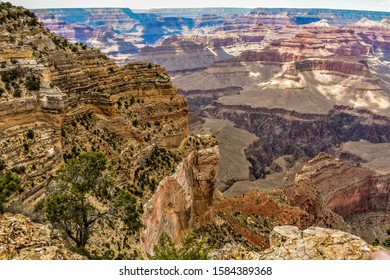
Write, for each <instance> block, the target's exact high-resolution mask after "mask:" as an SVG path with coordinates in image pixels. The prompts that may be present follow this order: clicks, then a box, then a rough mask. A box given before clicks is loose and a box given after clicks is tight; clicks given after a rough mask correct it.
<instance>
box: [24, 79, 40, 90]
mask: <svg viewBox="0 0 390 280" xmlns="http://www.w3.org/2000/svg"><path fill="white" fill-rule="evenodd" d="M25 85H26V88H27V89H28V90H33V91H34V90H39V89H40V88H41V85H40V79H39V78H38V77H37V76H35V75H30V76H28V77H27V78H26V82H25Z"/></svg>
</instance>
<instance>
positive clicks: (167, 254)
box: [149, 232, 210, 260]
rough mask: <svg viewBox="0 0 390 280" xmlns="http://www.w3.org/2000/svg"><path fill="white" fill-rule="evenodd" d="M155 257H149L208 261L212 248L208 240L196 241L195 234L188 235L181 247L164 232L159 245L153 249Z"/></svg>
mask: <svg viewBox="0 0 390 280" xmlns="http://www.w3.org/2000/svg"><path fill="white" fill-rule="evenodd" d="M153 251H154V255H153V256H149V258H150V259H152V260H207V259H209V258H210V257H209V254H210V248H209V247H208V245H207V240H206V239H204V238H203V239H200V240H198V239H196V238H195V235H194V233H193V232H190V233H189V234H187V236H186V237H185V238H184V241H183V243H182V244H181V245H178V246H177V245H175V244H174V243H173V241H172V238H171V237H170V236H169V235H168V234H167V233H166V232H163V233H162V234H161V236H160V240H159V243H158V244H156V245H154V247H153Z"/></svg>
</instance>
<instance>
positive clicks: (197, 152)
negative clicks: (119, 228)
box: [0, 8, 390, 258]
mask: <svg viewBox="0 0 390 280" xmlns="http://www.w3.org/2000/svg"><path fill="white" fill-rule="evenodd" d="M33 12H34V13H35V14H36V15H37V17H38V19H39V21H41V22H42V23H43V26H41V25H32V24H33V21H34V20H31V19H30V16H29V15H28V14H26V12H24V11H18V13H19V14H18V16H20V18H21V19H22V20H19V21H18V19H17V18H16V19H13V18H11V19H9V20H8V18H7V19H6V21H5V23H4V24H3V26H1V29H0V31H1V32H0V36H2V40H1V43H0V46H1V47H2V49H1V51H0V62H1V63H3V65H4V68H3V70H0V71H1V72H2V73H5V72H6V71H8V70H4V69H21V70H20V71H19V72H18V75H17V78H16V79H17V80H18V81H24V80H26V81H27V77H30V76H39V77H40V78H39V79H40V88H39V89H38V90H37V91H36V92H34V91H31V90H30V89H29V88H28V87H27V86H24V85H21V86H15V83H14V84H11V83H9V84H10V85H9V87H7V85H6V81H5V80H4V79H3V78H2V81H1V84H0V86H1V89H3V87H4V92H3V93H2V94H1V95H0V108H1V110H0V127H1V129H2V130H1V132H0V135H1V137H2V138H1V141H0V148H1V156H2V158H1V159H2V160H4V162H5V164H6V166H8V167H10V168H13V169H14V170H19V169H20V168H22V166H23V168H22V169H23V170H22V171H20V170H19V171H20V172H19V173H20V174H21V178H22V187H23V191H22V193H21V198H20V200H21V201H22V203H23V204H24V205H33V206H35V205H36V204H38V203H39V201H40V200H41V199H42V198H43V197H45V192H46V189H47V188H48V187H50V186H51V184H53V182H54V181H55V179H56V178H55V170H56V169H58V167H59V166H60V165H61V164H63V162H64V161H66V160H67V159H69V158H71V157H74V156H77V155H79V154H80V153H82V152H85V151H88V150H91V149H92V150H101V151H103V153H104V154H105V155H107V157H108V159H109V160H108V162H109V165H110V168H113V169H114V170H117V171H116V174H115V180H116V184H117V187H118V188H119V189H122V188H123V189H128V190H130V192H131V194H132V195H135V196H136V197H137V203H138V205H139V207H140V208H142V209H143V210H142V219H143V224H144V226H145V227H144V228H143V230H142V233H140V234H134V235H132V236H131V237H129V238H127V237H125V236H124V234H121V233H118V232H116V231H115V227H114V226H112V225H113V224H116V225H121V223H120V222H118V221H105V222H102V223H101V224H99V234H101V236H99V234H96V235H94V236H93V237H92V240H93V241H94V245H93V246H91V247H89V248H88V249H90V250H91V251H92V250H94V251H95V252H97V254H98V253H99V254H103V252H104V251H105V250H106V249H109V250H111V251H112V252H113V254H114V255H115V256H117V257H118V256H119V257H120V252H122V251H123V252H126V253H127V254H129V255H131V256H132V257H133V258H137V257H138V256H139V255H138V254H139V252H150V251H151V250H152V244H154V243H155V242H156V241H157V240H158V238H159V236H160V235H161V233H162V232H163V231H167V232H168V233H169V234H170V235H171V236H172V238H173V240H174V241H175V242H177V243H180V241H182V240H183V238H184V236H185V234H186V233H187V232H188V231H189V230H190V229H193V230H194V231H195V233H196V234H199V235H200V236H207V237H209V239H210V240H211V241H210V242H211V243H213V244H214V245H215V246H216V249H217V250H221V252H223V250H222V249H223V248H224V245H225V244H241V245H242V246H243V247H244V248H245V250H250V251H251V250H257V251H258V250H265V249H268V248H270V245H272V244H270V234H271V232H272V230H273V228H275V227H278V226H285V225H290V226H296V227H298V228H300V229H301V230H305V229H307V228H311V227H312V226H314V227H316V226H320V227H325V228H331V229H335V230H342V231H345V232H349V233H350V234H354V235H356V236H359V237H361V238H362V239H364V240H365V241H366V242H368V243H373V242H374V241H375V240H376V239H378V240H384V239H385V238H388V236H387V235H386V229H387V228H388V227H389V226H390V168H389V166H390V152H389V151H390V68H389V66H390V13H389V12H370V11H349V10H327V9H265V8H257V9H239V8H237V9H236V8H213V9H206V8H205V9H153V10H148V11H147V10H131V9H125V8H123V9H121V8H107V9H103V8H90V9H39V10H33ZM0 15H1V16H4V15H3V14H0ZM4 17H6V16H4ZM7 24H8V26H11V27H7V26H6V25H7ZM26 24H27V25H26ZM30 25H31V26H30ZM49 31H50V32H53V33H55V34H58V35H60V36H57V35H53V34H52V33H50V32H49ZM61 36H64V37H66V38H67V41H66V40H64V37H61ZM11 38H13V39H11ZM68 41H69V42H70V43H74V44H69V43H68ZM98 49H99V50H98ZM106 55H107V56H106ZM7 73H8V72H7ZM2 77H3V76H2ZM31 116H33V118H31ZM30 130H31V131H33V135H34V137H33V138H29V137H28V136H27V138H26V136H25V135H26V133H27V132H28V131H30ZM86 139H88V140H86ZM26 145H27V146H26ZM26 147H27V148H26ZM155 165H156V166H158V167H155ZM18 168H19V169H18ZM172 193H174V194H175V195H172ZM15 199H16V197H15ZM101 207H103V206H101ZM7 219H8V217H7ZM9 219H11V218H9ZM311 229H312V228H311ZM286 230H287V229H286ZM288 230H293V231H294V232H295V229H291V228H290V229H288ZM308 232H311V231H310V230H309V231H308ZM326 234H328V233H327V232H326ZM329 234H330V233H329ZM314 235H315V234H314ZM105 238H107V239H109V241H108V242H105V240H104V239H105ZM107 244H108V245H107ZM129 244H130V245H131V246H133V245H134V244H137V245H136V246H135V247H131V246H130V245H129ZM60 247H61V246H60ZM271 247H272V246H271ZM134 248H136V249H134ZM370 250H371V249H370ZM359 254H360V253H359ZM292 255H293V254H292ZM363 255H364V256H366V253H365V252H363V253H362V254H360V255H359V256H361V257H362V256H363ZM362 258H363V257H362Z"/></svg>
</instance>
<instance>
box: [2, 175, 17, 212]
mask: <svg viewBox="0 0 390 280" xmlns="http://www.w3.org/2000/svg"><path fill="white" fill-rule="evenodd" d="M19 189H20V179H19V177H18V176H15V175H13V174H12V172H11V171H9V170H8V171H6V172H5V173H4V174H0V213H3V211H4V209H3V203H4V201H5V200H6V199H7V197H9V196H10V195H11V194H13V193H14V192H16V191H18V190H19Z"/></svg>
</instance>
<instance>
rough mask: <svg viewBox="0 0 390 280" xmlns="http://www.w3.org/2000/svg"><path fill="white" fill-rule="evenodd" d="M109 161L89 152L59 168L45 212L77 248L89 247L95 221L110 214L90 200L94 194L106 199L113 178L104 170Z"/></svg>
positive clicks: (101, 155) (99, 154) (98, 154)
mask: <svg viewBox="0 0 390 280" xmlns="http://www.w3.org/2000/svg"><path fill="white" fill-rule="evenodd" d="M106 162H107V160H106V159H105V157H104V155H103V154H102V153H94V152H89V153H85V154H83V155H81V156H80V158H78V159H71V160H69V161H68V162H67V163H66V164H64V165H63V166H62V167H61V168H60V169H59V171H58V176H59V180H58V183H57V186H56V188H55V189H54V190H52V194H51V195H50V196H49V198H48V200H47V202H46V208H45V212H46V214H47V218H48V219H49V221H50V222H52V223H53V224H55V225H57V226H59V227H60V228H61V229H62V230H63V231H64V232H65V233H66V234H67V236H68V237H69V238H70V239H72V240H73V241H74V242H75V243H76V246H77V247H85V245H86V244H87V242H88V239H89V237H90V229H91V228H92V226H93V224H94V223H95V222H96V221H97V220H98V219H101V218H102V217H103V216H105V215H107V214H108V213H109V211H108V210H103V211H102V210H98V209H97V208H96V207H95V206H93V204H91V203H90V201H89V200H88V196H89V195H92V196H94V197H97V198H101V199H104V198H106V197H107V196H108V190H109V188H111V187H112V185H113V181H112V179H111V177H110V176H107V174H105V173H104V171H105V170H106Z"/></svg>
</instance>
